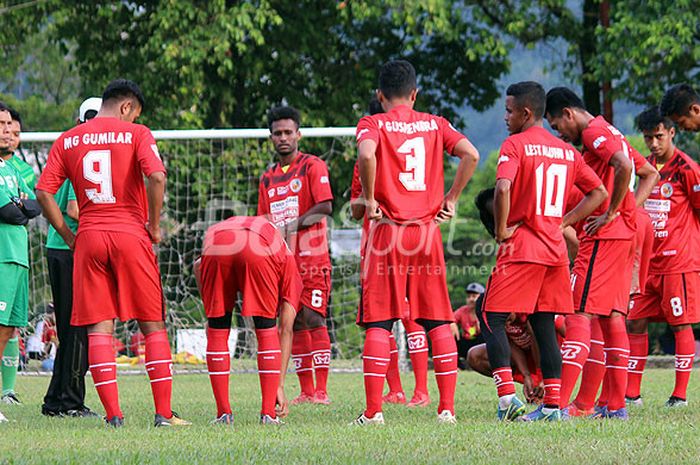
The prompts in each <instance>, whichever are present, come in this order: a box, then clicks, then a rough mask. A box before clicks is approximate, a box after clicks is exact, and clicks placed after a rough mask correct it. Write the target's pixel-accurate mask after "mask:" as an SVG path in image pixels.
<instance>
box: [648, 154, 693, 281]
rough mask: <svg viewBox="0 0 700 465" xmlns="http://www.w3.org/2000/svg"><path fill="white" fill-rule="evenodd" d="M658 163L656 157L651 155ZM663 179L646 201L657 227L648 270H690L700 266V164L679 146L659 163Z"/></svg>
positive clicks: (667, 272)
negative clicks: (662, 162)
mask: <svg viewBox="0 0 700 465" xmlns="http://www.w3.org/2000/svg"><path fill="white" fill-rule="evenodd" d="M648 160H649V163H651V164H652V165H656V163H657V162H656V157H654V156H653V155H651V156H649V158H648ZM659 168H660V169H659V174H660V175H661V180H660V181H659V183H658V184H657V185H656V186H654V189H653V190H652V191H651V195H649V198H648V199H647V200H646V202H644V209H645V210H646V211H647V213H649V216H650V217H651V221H652V227H653V228H654V252H653V255H652V258H651V264H650V269H649V272H650V273H653V274H662V273H663V274H671V273H687V272H690V271H697V270H700V167H699V166H698V164H697V163H696V162H695V161H693V160H692V159H691V158H690V157H689V156H688V155H686V154H685V153H683V152H681V151H680V150H678V149H677V148H676V151H675V152H674V154H673V156H672V157H671V159H670V160H669V161H668V162H666V164H664V165H663V167H661V166H659Z"/></svg>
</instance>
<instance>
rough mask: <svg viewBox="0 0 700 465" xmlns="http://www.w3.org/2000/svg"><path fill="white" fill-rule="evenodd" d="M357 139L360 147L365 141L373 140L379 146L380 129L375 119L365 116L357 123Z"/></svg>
mask: <svg viewBox="0 0 700 465" xmlns="http://www.w3.org/2000/svg"><path fill="white" fill-rule="evenodd" d="M355 138H356V139H357V144H358V145H359V144H360V142H362V141H363V140H373V141H374V142H376V143H377V144H378V143H379V127H378V126H377V122H376V121H375V120H374V118H372V117H371V116H365V117H363V118H362V119H361V120H360V121H359V122H358V123H357V128H356V129H355Z"/></svg>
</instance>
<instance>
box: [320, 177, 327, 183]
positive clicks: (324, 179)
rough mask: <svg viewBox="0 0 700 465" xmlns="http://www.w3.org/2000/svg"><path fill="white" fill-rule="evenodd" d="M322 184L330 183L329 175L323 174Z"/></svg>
mask: <svg viewBox="0 0 700 465" xmlns="http://www.w3.org/2000/svg"><path fill="white" fill-rule="evenodd" d="M321 184H328V176H321Z"/></svg>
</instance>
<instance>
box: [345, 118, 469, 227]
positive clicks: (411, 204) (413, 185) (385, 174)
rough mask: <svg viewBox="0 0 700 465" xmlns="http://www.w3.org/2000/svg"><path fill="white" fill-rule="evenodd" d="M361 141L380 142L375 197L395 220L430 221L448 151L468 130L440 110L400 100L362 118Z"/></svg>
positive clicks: (440, 191) (442, 188)
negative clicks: (415, 106) (427, 110)
mask: <svg viewBox="0 0 700 465" xmlns="http://www.w3.org/2000/svg"><path fill="white" fill-rule="evenodd" d="M356 137H357V143H358V145H359V144H360V143H361V142H362V141H364V140H372V141H374V142H376V143H377V150H376V157H377V176H376V179H375V183H374V185H375V192H374V198H375V199H376V200H377V202H378V203H379V207H380V208H381V209H382V211H383V212H384V215H385V216H387V217H388V218H389V219H391V220H392V221H394V222H395V223H407V222H428V221H431V220H432V219H433V218H435V215H437V213H438V212H439V211H440V207H441V206H442V200H443V198H444V192H445V186H444V184H445V182H444V176H443V153H444V152H445V151H447V152H448V153H450V154H451V153H452V150H453V149H454V147H455V145H457V143H458V142H459V141H460V140H462V139H465V136H464V135H463V134H461V133H460V132H459V131H457V130H456V129H455V128H454V127H452V125H451V124H450V123H449V122H448V121H447V120H446V119H445V118H442V117H440V116H435V115H431V114H429V113H420V112H417V111H414V110H413V109H411V108H409V107H407V106H405V105H399V106H396V107H394V108H392V109H391V110H390V111H388V112H386V113H378V114H376V115H371V116H365V117H364V118H362V119H361V120H360V121H359V123H357V132H356Z"/></svg>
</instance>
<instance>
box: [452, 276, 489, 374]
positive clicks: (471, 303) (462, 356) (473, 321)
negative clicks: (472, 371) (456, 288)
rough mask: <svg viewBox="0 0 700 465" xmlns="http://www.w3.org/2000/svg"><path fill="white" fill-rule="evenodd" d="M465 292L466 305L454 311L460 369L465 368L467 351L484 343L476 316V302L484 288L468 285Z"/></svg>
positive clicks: (473, 284) (476, 284) (477, 285)
mask: <svg viewBox="0 0 700 465" xmlns="http://www.w3.org/2000/svg"><path fill="white" fill-rule="evenodd" d="M466 291H467V301H466V304H465V305H463V306H461V307H459V308H458V309H457V310H456V311H455V322H456V324H457V326H458V329H459V339H458V340H457V352H458V353H459V367H460V368H462V369H465V368H466V367H467V362H466V359H467V352H469V349H470V348H472V347H474V346H475V345H478V344H481V343H482V342H484V340H483V338H482V336H481V327H480V326H479V319H478V318H477V316H476V300H477V299H478V298H479V296H480V295H482V294H483V293H484V286H482V285H481V284H479V283H469V285H468V286H467V289H466Z"/></svg>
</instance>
